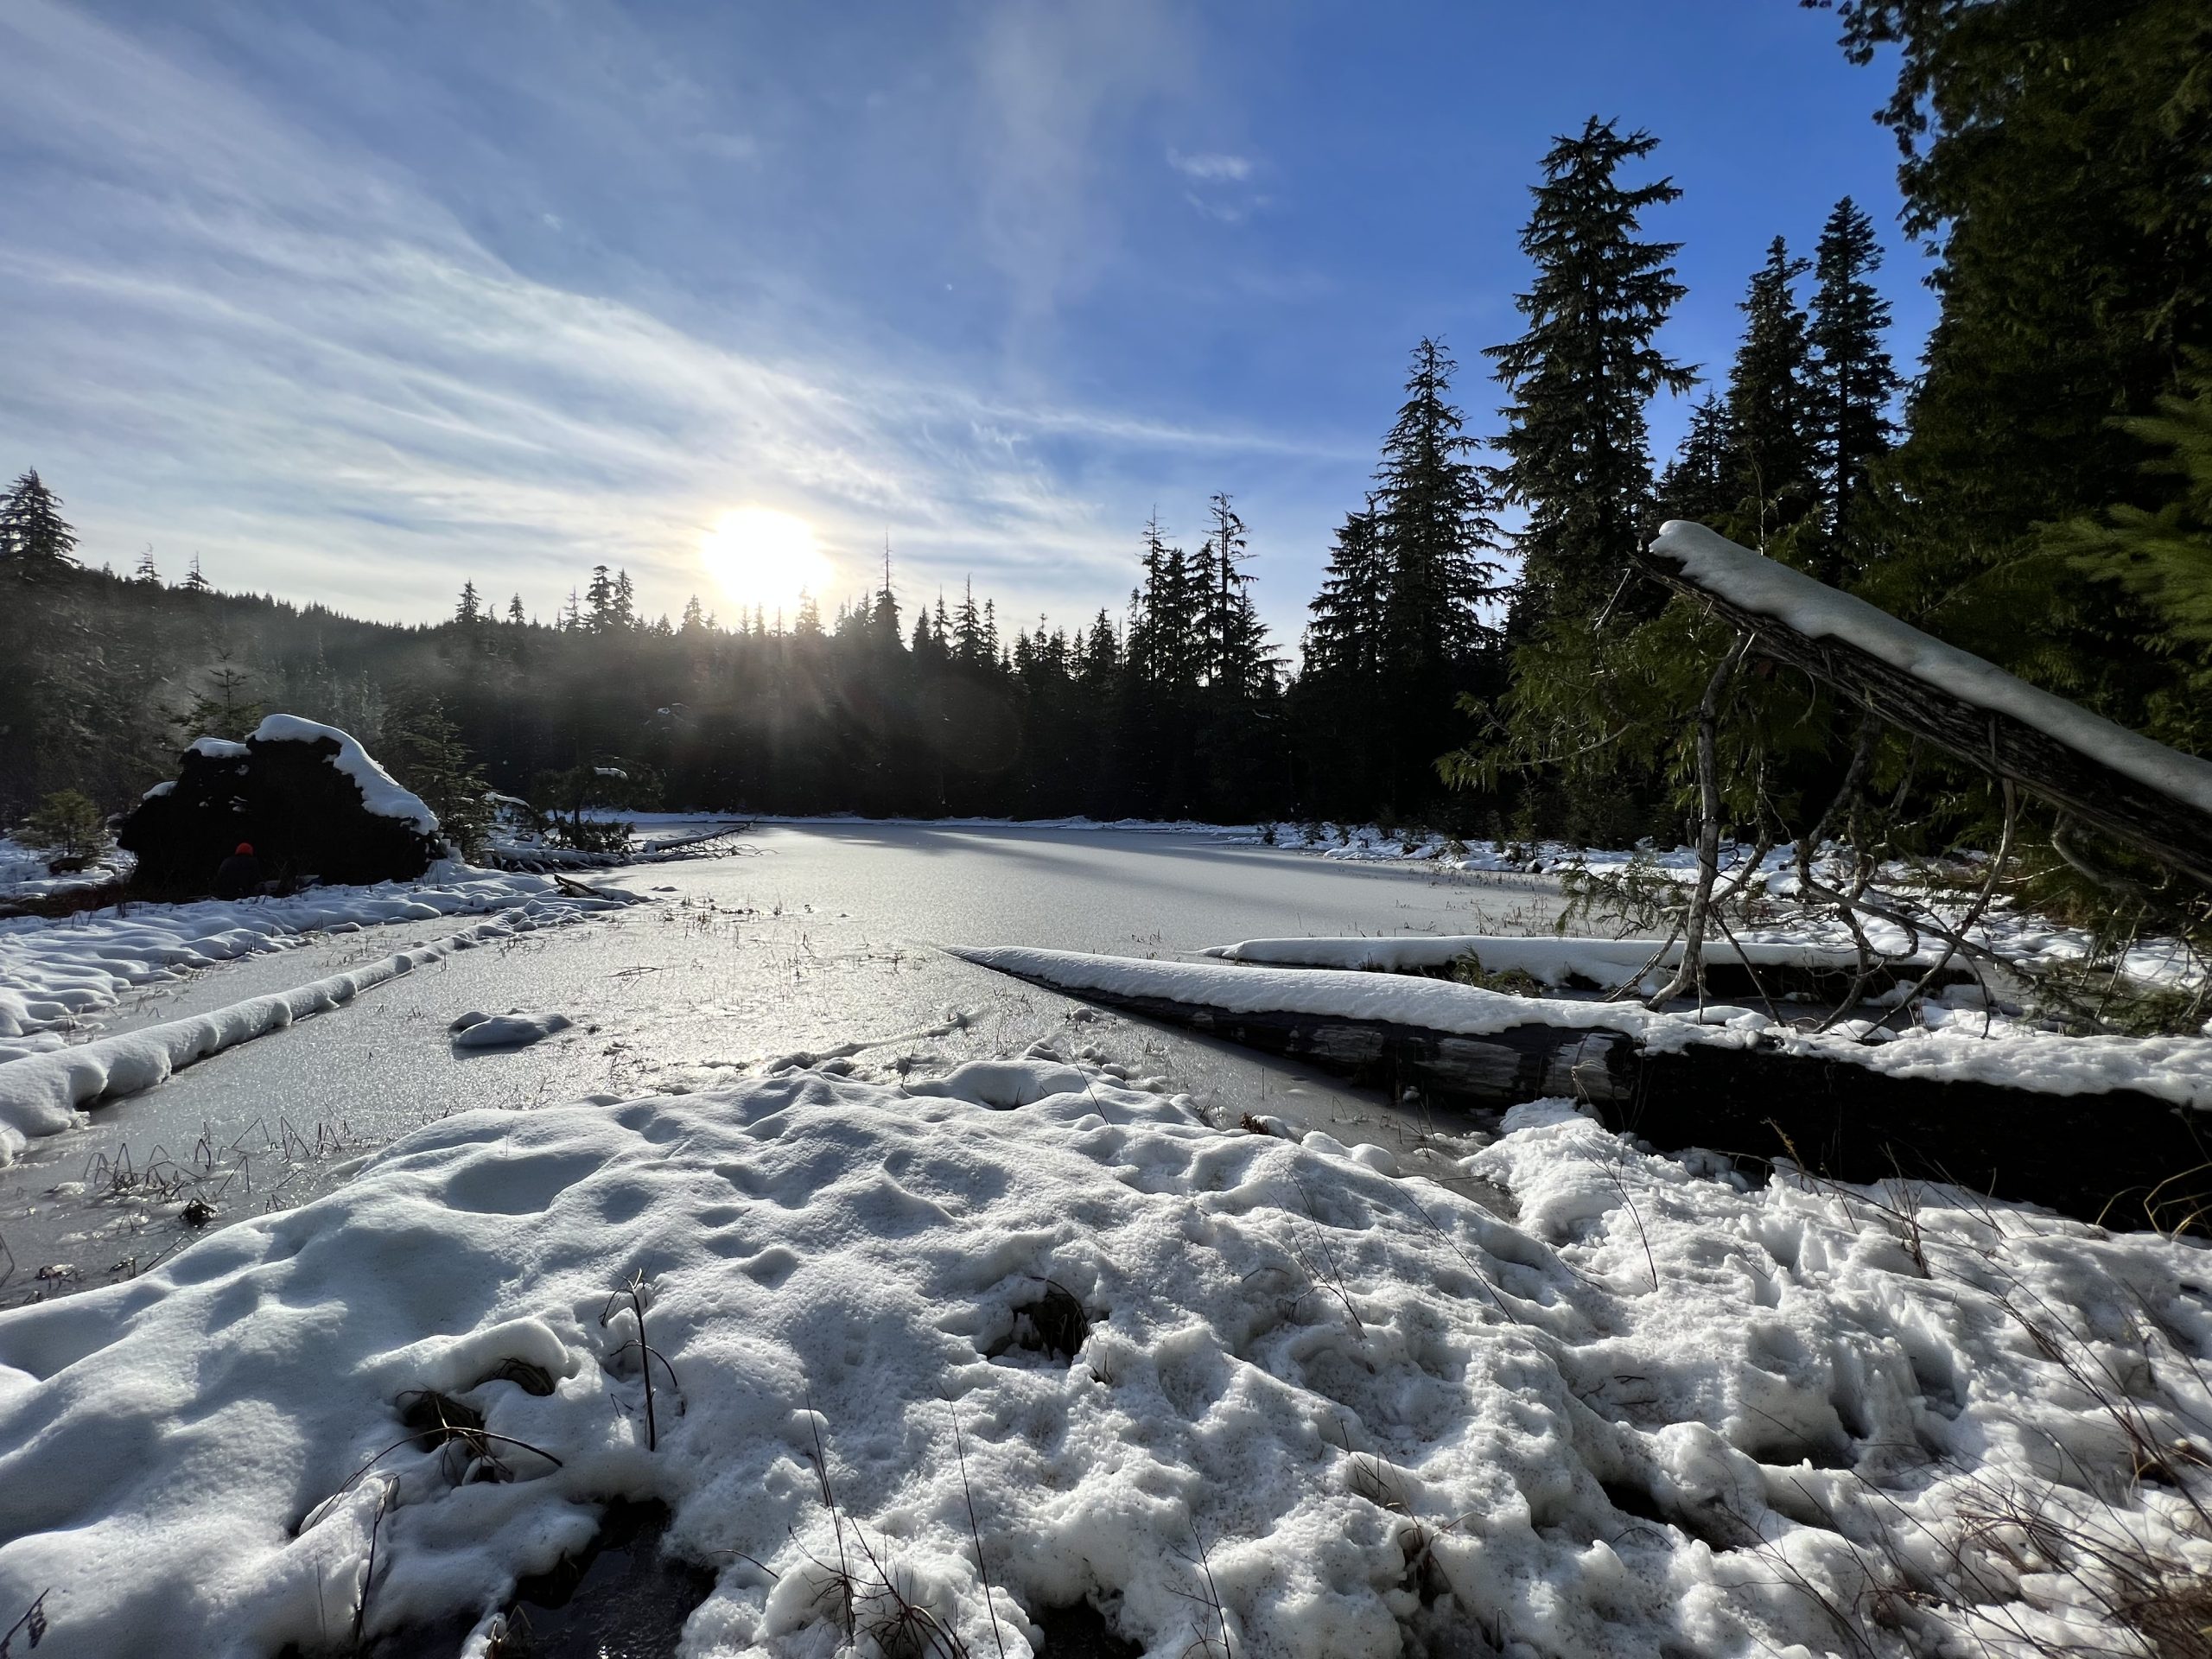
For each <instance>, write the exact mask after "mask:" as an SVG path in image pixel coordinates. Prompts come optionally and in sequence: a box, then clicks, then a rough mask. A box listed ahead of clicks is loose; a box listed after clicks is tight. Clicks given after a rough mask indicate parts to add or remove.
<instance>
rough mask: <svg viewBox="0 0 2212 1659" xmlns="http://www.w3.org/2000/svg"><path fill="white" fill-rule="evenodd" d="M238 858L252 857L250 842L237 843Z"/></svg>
mask: <svg viewBox="0 0 2212 1659" xmlns="http://www.w3.org/2000/svg"><path fill="white" fill-rule="evenodd" d="M238 856H239V857H240V858H251V857H252V856H253V843H252V842H250V841H242V842H238Z"/></svg>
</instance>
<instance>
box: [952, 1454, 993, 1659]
mask: <svg viewBox="0 0 2212 1659" xmlns="http://www.w3.org/2000/svg"><path fill="white" fill-rule="evenodd" d="M952 1454H953V1456H954V1457H956V1458H957V1459H959V1460H960V1495H961V1496H962V1497H964V1498H965V1499H967V1501H968V1535H969V1537H970V1538H972V1539H974V1540H975V1541H976V1574H977V1576H978V1577H980V1578H981V1579H982V1581H983V1611H985V1612H987V1613H988V1614H989V1615H990V1616H991V1640H992V1641H993V1642H994V1643H997V1645H998V1650H999V1659H1006V1637H1003V1636H1001V1635H1000V1634H999V1610H998V1608H997V1607H996V1606H995V1605H994V1604H993V1603H992V1600H991V1569H990V1568H989V1567H987V1566H986V1565H984V1562H983V1531H982V1528H981V1527H980V1526H978V1525H977V1524H976V1491H975V1488H973V1487H972V1486H970V1485H969V1484H968V1448H967V1446H965V1445H964V1444H963V1442H962V1440H961V1438H960V1414H959V1413H958V1412H957V1411H956V1412H953V1413H952Z"/></svg>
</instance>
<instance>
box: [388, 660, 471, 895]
mask: <svg viewBox="0 0 2212 1659" xmlns="http://www.w3.org/2000/svg"><path fill="white" fill-rule="evenodd" d="M377 759H378V760H379V761H381V762H382V763H383V764H384V765H385V766H387V767H389V768H390V769H391V774H392V776H393V777H394V778H396V779H398V780H399V782H400V783H401V784H403V785H405V786H406V787H407V788H409V789H410V790H412V791H414V792H415V793H416V794H417V795H419V796H421V797H422V798H423V804H424V805H426V806H428V807H429V809H430V810H431V811H433V812H435V814H437V818H438V828H439V829H441V830H442V831H443V832H444V834H445V836H446V838H447V839H448V841H449V842H452V843H453V846H454V849H455V850H456V851H457V852H459V853H460V854H461V856H463V857H464V858H473V857H475V856H476V855H478V854H480V852H482V851H483V848H484V838H485V836H486V835H487V834H488V833H489V832H490V829H491V827H492V805H491V803H490V802H489V801H488V800H486V798H485V797H486V792H487V785H486V784H485V782H484V774H483V773H482V772H480V771H479V770H478V768H477V766H476V764H475V761H474V759H473V758H472V757H471V756H470V754H469V753H468V750H467V747H466V745H464V744H463V743H462V741H461V732H460V728H457V727H456V726H454V723H453V721H451V720H450V719H449V718H448V716H447V714H446V709H445V705H444V703H443V702H442V700H441V699H440V698H439V697H438V696H437V695H436V694H435V692H432V691H429V690H424V689H423V688H422V687H420V686H407V687H404V688H402V689H401V690H399V691H397V693H395V694H394V695H393V696H392V699H391V705H390V707H389V708H388V709H386V711H385V717H384V729H383V732H382V734H381V735H380V737H379V739H378V746H377Z"/></svg>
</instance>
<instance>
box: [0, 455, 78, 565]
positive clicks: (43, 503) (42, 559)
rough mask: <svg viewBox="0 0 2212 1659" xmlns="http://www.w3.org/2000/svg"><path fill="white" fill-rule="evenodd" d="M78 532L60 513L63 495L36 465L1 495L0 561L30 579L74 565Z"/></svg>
mask: <svg viewBox="0 0 2212 1659" xmlns="http://www.w3.org/2000/svg"><path fill="white" fill-rule="evenodd" d="M76 546H77V532H76V531H73V530H72V529H70V527H69V524H68V521H67V520H66V519H65V518H62V516H61V501H60V497H58V496H56V495H55V494H54V492H53V491H52V490H49V489H48V488H47V486H46V484H45V482H44V480H41V478H40V477H39V475H38V473H37V471H36V469H35V468H34V469H33V470H31V471H29V472H27V473H25V474H23V475H22V477H21V478H18V479H17V480H16V482H15V485H14V486H13V487H12V488H11V489H10V491H9V492H8V493H7V494H6V495H5V496H4V497H0V564H4V565H5V567H6V568H7V569H10V570H11V571H13V572H14V573H15V574H16V575H18V576H20V577H22V579H23V580H25V581H27V582H38V581H42V580H45V579H47V578H49V577H52V576H54V575H58V574H60V572H62V571H64V570H67V569H72V568H73V566H74V565H75V564H76V563H77V561H76V558H75V556H74V555H75V550H76Z"/></svg>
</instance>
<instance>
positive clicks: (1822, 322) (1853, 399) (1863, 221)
mask: <svg viewBox="0 0 2212 1659" xmlns="http://www.w3.org/2000/svg"><path fill="white" fill-rule="evenodd" d="M1881 267H1882V247H1881V244H1880V243H1879V242H1878V241H1876V240H1875V238H1874V221H1873V220H1872V219H1869V218H1868V217H1867V216H1866V213H1864V212H1862V211H1861V210H1860V209H1859V206H1858V204H1857V203H1855V202H1853V200H1852V199H1851V198H1850V197H1849V196H1846V197H1845V198H1844V199H1843V200H1841V201H1839V202H1838V203H1836V205H1835V210H1834V212H1833V213H1830V214H1829V215H1828V221H1827V225H1826V226H1823V227H1822V229H1821V240H1820V245H1819V247H1818V249H1817V250H1816V251H1815V257H1814V263H1813V277H1814V282H1815V288H1814V290H1813V304H1812V320H1811V322H1810V324H1809V326H1808V328H1807V331H1806V333H1807V338H1808V340H1810V341H1811V344H1812V347H1813V351H1814V353H1815V360H1814V364H1813V403H1814V433H1815V442H1816V443H1817V446H1818V455H1817V467H1818V471H1819V474H1820V484H1821V515H1822V518H1823V519H1824V521H1825V528H1826V530H1827V535H1828V537H1829V541H1830V543H1831V545H1832V547H1833V549H1834V553H1833V555H1832V560H1833V566H1834V574H1835V575H1839V576H1841V577H1843V578H1845V579H1848V578H1849V577H1850V576H1852V575H1854V574H1856V571H1855V569H1854V567H1855V565H1856V563H1857V561H1856V559H1855V558H1853V556H1852V552H1851V549H1852V545H1853V539H1854V537H1853V529H1854V526H1853V507H1854V506H1855V505H1857V503H1858V501H1859V498H1860V496H1861V495H1862V494H1863V493H1865V491H1866V482H1867V476H1866V475H1867V468H1868V467H1872V465H1873V463H1874V462H1875V461H1878V459H1880V457H1881V456H1883V455H1884V454H1887V453H1888V451H1889V448H1890V442H1891V438H1892V437H1894V436H1895V435H1896V427H1895V425H1894V424H1893V423H1891V419H1890V412H1889V411H1890V405H1891V402H1892V400H1894V399H1895V397H1897V387H1898V385H1899V382H1898V379H1897V369H1896V366H1895V365H1893V364H1892V363H1891V360H1890V353H1889V348H1888V346H1885V344H1884V343H1883V334H1884V333H1885V330H1887V329H1888V327H1889V326H1890V302H1888V301H1887V300H1885V299H1884V298H1883V297H1882V295H1881V292H1880V290H1879V289H1877V288H1876V287H1875V286H1874V283H1873V280H1872V278H1873V275H1874V273H1875V272H1876V271H1877V270H1880V269H1881Z"/></svg>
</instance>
